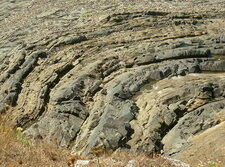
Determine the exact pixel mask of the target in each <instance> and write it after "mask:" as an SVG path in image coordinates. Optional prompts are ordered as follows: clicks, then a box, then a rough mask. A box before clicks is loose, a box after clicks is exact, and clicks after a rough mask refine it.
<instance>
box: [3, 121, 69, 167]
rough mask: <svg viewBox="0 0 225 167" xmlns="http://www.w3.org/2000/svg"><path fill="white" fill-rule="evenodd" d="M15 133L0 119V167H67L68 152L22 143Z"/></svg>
mask: <svg viewBox="0 0 225 167" xmlns="http://www.w3.org/2000/svg"><path fill="white" fill-rule="evenodd" d="M16 134H17V132H16V131H15V130H13V129H12V128H10V126H9V124H6V123H4V121H2V119H0V166H2V167H3V166H4V167H17V166H21V167H40V166H43V167H45V166H46V167H63V166H67V162H66V158H67V155H68V154H69V152H68V151H66V150H64V149H62V148H57V147H56V146H52V145H49V144H46V143H44V142H39V143H37V144H36V145H32V144H28V143H23V142H21V141H20V140H18V138H16Z"/></svg>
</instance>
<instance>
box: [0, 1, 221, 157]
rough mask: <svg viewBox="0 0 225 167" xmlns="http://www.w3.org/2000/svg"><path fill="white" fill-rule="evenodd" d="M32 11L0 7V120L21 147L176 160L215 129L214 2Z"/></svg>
mask: <svg viewBox="0 0 225 167" xmlns="http://www.w3.org/2000/svg"><path fill="white" fill-rule="evenodd" d="M41 2H42V1H40V2H37V3H35V2H33V1H29V2H28V1H27V0H23V1H22V0H16V1H4V3H3V4H2V5H1V6H7V8H4V10H2V12H1V13H2V15H0V22H1V23H2V24H1V25H0V27H1V30H0V37H1V42H0V55H1V57H0V70H1V74H0V113H1V114H7V115H9V116H10V118H11V119H12V121H13V122H14V125H15V126H19V127H23V128H25V131H24V134H25V135H26V136H27V137H29V138H31V139H33V140H36V139H42V140H44V141H48V142H53V143H55V144H57V145H60V146H63V147H68V148H71V150H72V151H73V152H74V153H79V154H93V150H94V149H95V148H100V147H104V149H106V150H109V149H112V150H116V149H117V148H119V147H121V148H126V149H131V150H134V151H145V152H147V153H151V152H159V153H163V154H165V155H166V156H171V157H175V158H180V159H182V156H183V155H186V153H187V151H188V149H190V148H191V147H192V145H193V140H192V139H194V138H195V137H196V136H198V135H200V134H203V133H204V132H205V131H207V130H209V129H211V128H213V127H214V126H216V125H218V124H221V123H222V122H224V120H225V119H224V118H225V112H224V109H225V78H224V74H225V73H224V72H225V19H224V18H225V10H224V9H225V8H224V7H225V2H224V1H222V0H220V1H219V0H215V1H212V2H211V1H206V2H195V1H191V0H190V1H185V2H182V1H181V2H179V1H176V2H174V1H162V2H150V1H147V0H146V1H143V2H141V3H140V2H139V1H121V2H120V1H118V4H120V5H118V4H117V1H115V2H114V1H113V2H107V3H106V2H104V1H99V2H95V1H93V2H92V1H91V2H86V1H85V2H83V1H82V2H80V1H77V2H76V3H75V2H73V1H72V0H68V1H66V2H67V3H66V4H65V5H64V6H62V5H61V4H62V3H64V2H63V1H61V0H57V1H54V2H51V1H49V2H45V1H44V0H43V3H46V5H45V7H44V9H42V10H41V11H40V10H39V9H40V5H41ZM71 3H74V7H71ZM85 3H87V4H85ZM90 4H92V5H90ZM53 7H54V8H53ZM21 9H24V11H23V12H21V11H18V10H21ZM9 11H14V12H15V13H12V15H9ZM32 14H33V15H32ZM29 15H30V16H31V18H29V17H28V16H29ZM18 19H21V22H20V21H19V20H18ZM18 21H19V23H18ZM3 23H4V24H3ZM41 23H42V24H41ZM10 26H11V28H9V27H10ZM16 26H18V27H17V28H16V29H14V28H15V27H16ZM208 136H209V137H210V135H208ZM223 147H224V146H223ZM183 159H184V158H183Z"/></svg>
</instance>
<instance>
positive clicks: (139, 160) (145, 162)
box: [68, 149, 175, 167]
mask: <svg viewBox="0 0 225 167" xmlns="http://www.w3.org/2000/svg"><path fill="white" fill-rule="evenodd" d="M80 159H82V160H90V163H89V165H87V167H125V166H126V165H127V164H128V162H129V161H130V162H131V163H134V164H135V166H136V167H175V166H174V165H173V164H172V163H171V162H170V161H168V160H166V159H164V158H163V157H161V156H160V155H157V154H154V155H147V154H144V153H139V154H138V153H131V152H129V151H125V150H120V149H118V150H116V151H115V152H113V153H112V152H109V153H104V154H103V155H101V156H100V157H95V158H93V159H90V158H88V157H86V158H85V157H80V156H77V155H71V156H70V158H69V160H68V161H69V162H70V163H69V164H70V165H71V166H73V165H72V164H76V161H77V160H80ZM131 166H132V165H131Z"/></svg>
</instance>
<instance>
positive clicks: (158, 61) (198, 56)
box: [137, 53, 210, 66]
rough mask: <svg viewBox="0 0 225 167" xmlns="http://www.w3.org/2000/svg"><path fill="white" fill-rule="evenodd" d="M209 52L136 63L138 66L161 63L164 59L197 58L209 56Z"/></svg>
mask: <svg viewBox="0 0 225 167" xmlns="http://www.w3.org/2000/svg"><path fill="white" fill-rule="evenodd" d="M209 56H210V53H209V54H205V55H195V56H193V55H190V56H186V57H183V56H177V57H170V58H165V59H158V60H154V61H151V62H143V63H137V65H138V66H141V65H150V64H154V63H161V62H164V61H168V60H185V59H197V58H210V57H209Z"/></svg>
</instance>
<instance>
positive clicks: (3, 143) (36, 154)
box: [0, 118, 174, 167]
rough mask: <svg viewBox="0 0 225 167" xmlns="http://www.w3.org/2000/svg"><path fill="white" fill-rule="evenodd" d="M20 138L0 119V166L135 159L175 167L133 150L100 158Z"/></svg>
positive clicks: (119, 166)
mask: <svg viewBox="0 0 225 167" xmlns="http://www.w3.org/2000/svg"><path fill="white" fill-rule="evenodd" d="M23 140H26V139H25V138H22V139H21V138H19V139H18V131H16V130H13V129H12V128H11V127H10V125H9V123H5V122H4V120H3V119H2V118H0V166H1V167H20V166H21V167H41V166H43V167H66V166H68V164H70V165H71V164H75V163H76V161H77V160H81V159H84V160H85V159H86V160H90V162H91V163H90V164H89V165H88V166H89V167H99V166H101V167H109V166H110V167H124V166H126V165H127V163H128V162H129V161H130V160H133V161H134V162H135V164H136V166H137V167H145V166H146V167H156V166H157V167H173V166H174V165H172V164H171V162H170V161H168V160H165V159H164V158H162V157H161V156H159V155H146V154H144V153H140V154H138V153H131V152H129V151H125V150H117V151H115V152H107V153H105V152H104V153H103V154H101V155H99V157H95V158H90V157H81V156H77V155H70V154H69V151H68V150H65V149H62V148H59V147H56V146H53V145H50V144H46V143H45V142H38V143H37V144H35V145H33V144H30V142H23Z"/></svg>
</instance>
